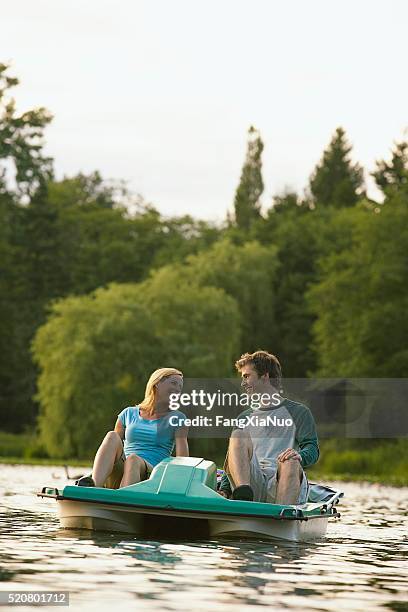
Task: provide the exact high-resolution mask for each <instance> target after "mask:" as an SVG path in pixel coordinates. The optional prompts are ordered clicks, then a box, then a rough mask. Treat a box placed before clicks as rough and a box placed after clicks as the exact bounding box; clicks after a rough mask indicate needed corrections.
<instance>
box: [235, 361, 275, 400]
mask: <svg viewBox="0 0 408 612" xmlns="http://www.w3.org/2000/svg"><path fill="white" fill-rule="evenodd" d="M268 382H269V380H268V376H267V375H265V376H258V374H257V371H256V370H255V368H254V366H253V365H251V364H247V365H244V366H243V367H242V368H241V387H242V388H243V389H244V391H245V393H247V394H248V395H253V394H254V393H263V392H264V391H265V386H266V385H267V383H268Z"/></svg>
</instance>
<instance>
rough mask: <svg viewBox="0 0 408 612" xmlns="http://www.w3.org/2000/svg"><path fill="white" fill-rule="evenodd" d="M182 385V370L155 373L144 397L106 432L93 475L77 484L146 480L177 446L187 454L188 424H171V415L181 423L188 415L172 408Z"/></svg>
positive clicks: (109, 484)
mask: <svg viewBox="0 0 408 612" xmlns="http://www.w3.org/2000/svg"><path fill="white" fill-rule="evenodd" d="M182 387H183V374H182V373H181V372H180V371H179V370H176V369H175V368H160V369H159V370H156V371H155V372H153V374H152V375H151V376H150V378H149V380H148V382H147V385H146V391H145V398H144V400H143V401H142V402H141V403H140V404H139V406H130V407H128V408H125V409H124V410H122V412H120V413H119V414H118V418H117V421H116V424H115V430H114V431H109V432H108V433H107V434H106V436H105V438H104V440H103V442H102V444H101V445H100V447H99V449H98V451H97V453H96V455H95V460H94V464H93V469H92V475H91V476H83V477H82V478H80V479H79V480H78V482H77V484H78V485H79V486H83V487H102V486H105V487H107V488H109V489H118V488H119V487H127V486H129V485H131V484H134V483H136V482H140V481H141V480H146V479H147V478H148V477H149V476H150V473H151V471H152V469H153V467H154V466H155V465H157V464H158V463H160V461H162V460H163V459H165V458H166V457H169V456H170V455H171V453H172V452H173V449H174V445H175V446H176V456H178V457H188V454H189V451H188V442H187V427H184V426H182V425H181V426H179V427H174V426H171V425H170V423H169V418H170V416H178V422H179V423H182V422H183V419H185V418H186V417H185V415H184V414H183V413H182V412H180V411H179V410H170V409H169V398H170V395H171V394H173V393H180V392H181V389H182ZM173 422H174V421H173ZM123 441H124V444H123Z"/></svg>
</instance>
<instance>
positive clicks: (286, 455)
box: [278, 448, 302, 463]
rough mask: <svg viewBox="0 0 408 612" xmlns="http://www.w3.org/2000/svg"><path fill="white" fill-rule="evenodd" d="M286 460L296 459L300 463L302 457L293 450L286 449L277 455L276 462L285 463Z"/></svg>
mask: <svg viewBox="0 0 408 612" xmlns="http://www.w3.org/2000/svg"><path fill="white" fill-rule="evenodd" d="M288 459H296V460H297V461H299V463H302V457H301V456H300V455H299V453H298V452H297V451H295V450H294V449H293V448H287V449H286V450H284V451H282V452H281V453H280V454H279V455H278V461H282V462H283V461H287V460H288Z"/></svg>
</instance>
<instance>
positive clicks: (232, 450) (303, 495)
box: [219, 351, 319, 504]
mask: <svg viewBox="0 0 408 612" xmlns="http://www.w3.org/2000/svg"><path fill="white" fill-rule="evenodd" d="M235 366H236V368H237V370H238V371H239V372H240V373H241V377H242V383H241V385H242V387H243V388H244V390H245V392H246V393H247V394H248V395H249V396H250V399H251V401H252V400H254V399H255V398H257V400H258V399H259V398H261V399H262V402H259V403H260V404H261V406H260V408H259V409H257V410H256V411H254V410H253V408H249V409H248V410H246V411H244V412H243V413H242V414H240V415H239V417H238V418H239V419H244V418H245V417H250V418H247V421H248V424H247V425H246V426H245V427H242V428H235V429H234V430H233V432H232V434H231V438H230V441H229V448H228V453H227V456H226V459H225V464H224V469H225V472H226V474H224V476H223V478H222V480H221V485H220V489H219V493H220V494H221V495H223V496H224V497H231V493H232V498H233V499H243V500H250V501H252V500H253V501H261V502H270V503H276V504H302V503H305V502H306V501H307V496H308V489H309V487H308V481H307V478H306V474H305V472H304V468H306V467H309V466H310V465H313V464H314V463H316V461H317V460H318V458H319V446H318V440H317V435H316V427H315V423H314V419H313V416H312V414H311V412H310V410H309V408H307V407H306V406H304V405H303V404H300V403H298V402H294V401H291V400H288V399H286V398H283V397H281V396H280V393H279V392H280V388H281V378H282V373H281V367H280V363H279V361H278V359H277V358H276V357H275V356H274V355H272V354H271V353H268V352H267V351H256V352H255V353H252V354H250V353H245V354H244V355H242V356H241V357H240V359H238V361H237V362H236V364H235ZM253 403H254V405H256V406H258V405H259V404H258V402H255V401H254V402H253ZM251 415H252V416H251ZM267 417H269V418H267ZM273 417H276V418H275V419H274V418H273ZM273 423H275V424H273Z"/></svg>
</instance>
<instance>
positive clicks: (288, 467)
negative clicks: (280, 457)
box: [276, 459, 303, 504]
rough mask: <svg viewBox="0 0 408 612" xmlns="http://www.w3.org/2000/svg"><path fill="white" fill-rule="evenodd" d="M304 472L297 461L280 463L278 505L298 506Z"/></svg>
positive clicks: (277, 492) (288, 460) (289, 460)
mask: <svg viewBox="0 0 408 612" xmlns="http://www.w3.org/2000/svg"><path fill="white" fill-rule="evenodd" d="M302 476H303V470H302V467H301V465H300V463H299V461H298V460H297V459H287V460H286V461H279V462H278V474H277V478H278V486H277V491H276V503H277V504H297V503H298V499H299V493H300V483H301V482H302Z"/></svg>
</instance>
